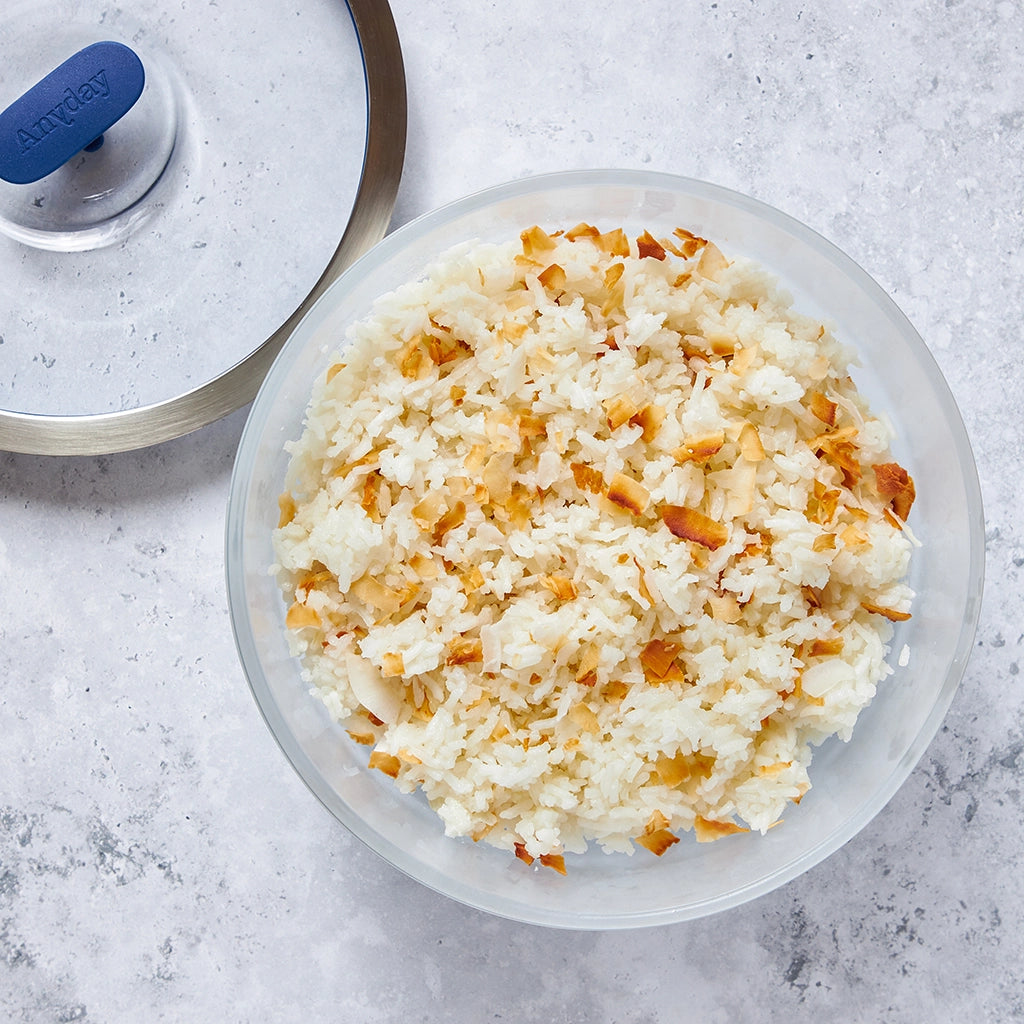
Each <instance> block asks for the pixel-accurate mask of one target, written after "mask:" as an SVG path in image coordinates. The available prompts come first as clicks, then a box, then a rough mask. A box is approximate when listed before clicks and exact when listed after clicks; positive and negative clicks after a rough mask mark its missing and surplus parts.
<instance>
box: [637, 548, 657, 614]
mask: <svg viewBox="0 0 1024 1024" xmlns="http://www.w3.org/2000/svg"><path fill="white" fill-rule="evenodd" d="M633 564H634V565H635V566H636V571H637V584H636V589H637V591H638V592H639V594H640V596H641V597H642V598H643V599H644V600H645V601H646V602H647V603H648V604H650V605H653V604H654V595H653V594H652V593H651V591H650V588H649V587H648V586H647V575H646V574H645V573H644V567H643V566H642V565H641V564H640V563H639V562H638V561H637V560H636V559H635V558H634V559H633Z"/></svg>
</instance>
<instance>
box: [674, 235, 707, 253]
mask: <svg viewBox="0 0 1024 1024" xmlns="http://www.w3.org/2000/svg"><path fill="white" fill-rule="evenodd" d="M672 234H673V235H675V236H676V238H678V239H679V240H680V241H681V242H682V243H683V244H682V249H683V255H684V256H685V257H686V258H687V259H690V257H692V256H695V255H696V254H697V253H698V252H700V250H701V249H702V248H703V247H704V246H705V245H707V244H708V240H707V239H706V238H701V237H700V235H695V234H693V232H692V231H687V230H686V228H676V229H675V230H674V231H673V232H672Z"/></svg>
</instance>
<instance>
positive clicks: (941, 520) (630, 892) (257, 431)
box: [226, 170, 984, 929]
mask: <svg viewBox="0 0 1024 1024" xmlns="http://www.w3.org/2000/svg"><path fill="white" fill-rule="evenodd" d="M580 221H587V222H589V223H592V224H596V225H597V226H598V227H600V228H601V230H609V229H610V228H613V227H624V228H626V230H627V231H632V232H633V233H634V234H635V233H639V232H640V231H642V230H644V229H650V230H651V231H652V233H653V234H655V235H658V234H659V233H662V236H663V237H664V235H668V234H670V233H671V231H672V229H673V228H675V227H677V226H683V227H686V228H687V229H689V230H691V231H694V232H696V233H697V234H699V235H702V236H704V237H706V238H710V239H712V240H713V241H715V242H716V243H717V244H718V246H719V247H720V248H721V249H722V250H723V251H724V252H725V253H726V254H727V255H728V254H732V255H746V256H749V257H752V258H753V259H755V260H757V261H758V262H759V263H760V264H762V265H763V266H764V267H765V268H767V269H768V270H770V271H771V272H773V273H774V274H775V275H776V276H777V277H778V278H779V279H780V281H781V282H782V284H783V285H784V287H786V288H787V290H788V291H790V292H791V294H792V295H793V297H794V306H795V308H796V309H797V310H799V311H801V312H804V313H807V314H808V315H811V316H818V317H821V318H822V319H823V320H824V321H825V322H827V323H829V324H831V325H833V328H834V331H835V334H836V336H837V337H838V338H839V339H840V340H841V341H842V342H845V343H846V344H848V345H851V346H852V347H853V348H854V349H855V350H856V352H857V353H858V361H859V367H857V368H856V369H855V372H854V377H855V379H856V381H857V384H858V386H859V388H860V390H861V392H862V393H863V394H865V396H866V397H867V399H868V400H869V402H870V403H871V404H872V407H873V408H874V409H875V411H876V412H883V411H884V412H886V413H887V414H888V416H889V418H890V419H891V421H892V422H893V424H894V426H895V428H896V432H897V437H896V440H895V442H894V444H893V454H894V456H895V458H896V459H897V460H898V461H899V462H900V463H901V464H902V465H903V466H905V467H906V468H907V469H908V470H909V472H910V474H911V475H912V477H913V478H914V480H915V482H916V486H917V493H918V500H917V503H916V504H915V507H914V513H913V517H912V523H913V529H914V532H915V534H916V536H917V537H918V538H919V539H920V541H921V542H922V545H923V547H922V548H921V549H920V550H919V551H918V552H917V553H916V555H915V557H914V558H913V559H912V562H911V575H910V580H909V582H910V584H911V586H912V587H913V589H914V590H915V591H916V593H917V598H916V602H915V607H914V615H913V618H912V619H910V620H909V621H907V622H903V623H897V624H896V631H895V636H894V638H893V641H892V651H893V652H894V655H893V656H892V657H891V658H890V662H891V663H892V664H893V666H894V668H895V673H894V674H893V675H892V676H890V677H889V679H888V680H886V681H884V683H883V684H882V685H880V687H879V692H878V694H877V696H876V697H875V699H874V701H873V703H872V704H871V705H870V706H869V707H867V708H866V709H865V710H864V711H863V712H862V714H861V717H860V720H859V721H858V723H857V727H856V729H855V730H854V734H853V737H852V739H851V740H850V741H849V742H847V743H843V742H841V741H839V740H837V739H834V738H833V739H832V740H829V741H827V742H825V743H824V744H822V745H821V746H820V747H819V748H818V749H817V750H816V752H815V756H814V761H813V763H812V765H811V768H810V775H811V781H812V783H813V788H812V789H811V790H810V792H809V793H808V794H807V796H806V797H805V798H804V799H803V800H802V801H801V803H800V804H799V806H792V807H791V808H790V809H789V810H787V813H786V817H785V823H784V824H783V825H782V826H781V827H779V828H775V829H772V830H771V831H769V832H768V833H767V834H766V835H760V834H757V833H754V834H750V835H745V836H740V837H732V838H730V839H728V840H724V841H721V842H716V843H706V844H698V843H696V842H695V841H694V840H693V836H692V834H689V833H684V834H683V836H682V839H683V841H682V842H680V843H678V844H677V845H676V846H675V847H673V849H672V850H671V851H670V853H669V854H668V855H666V856H664V857H661V858H654V857H650V856H648V855H646V854H645V853H644V851H638V852H637V854H634V855H633V856H632V857H630V856H627V855H625V854H606V853H604V852H602V851H601V850H600V849H598V848H593V849H591V850H590V851H588V852H587V853H586V854H580V855H572V854H569V855H567V856H566V864H567V867H568V875H567V876H565V877H563V876H561V875H559V874H556V873H555V872H553V871H550V870H547V869H543V870H536V869H531V868H527V867H526V866H525V865H524V864H522V863H520V862H519V861H517V860H515V859H514V858H513V857H511V856H509V855H508V854H507V853H504V852H502V851H499V850H496V849H494V848H491V847H489V846H487V845H486V844H485V843H473V842H472V841H470V840H462V839H454V838H448V837H446V836H445V835H444V833H443V828H442V825H441V822H440V819H438V818H437V817H436V816H435V814H434V813H433V811H431V810H430V808H429V806H428V805H427V803H426V801H425V800H424V799H423V798H422V797H420V796H419V795H403V794H401V793H400V792H399V791H398V790H397V789H396V788H395V787H394V786H393V783H392V781H391V780H390V779H388V778H386V777H385V776H384V775H383V774H382V773H381V772H379V771H376V770H370V769H368V768H367V767H366V760H367V753H366V748H360V747H357V746H356V745H355V744H354V743H353V742H352V741H351V740H350V739H349V738H348V736H347V735H346V734H345V733H344V731H343V730H342V729H341V728H340V727H339V726H337V725H335V724H333V723H332V722H331V720H330V719H329V717H328V715H327V712H326V710H325V708H324V707H323V706H322V705H321V704H320V702H319V701H318V700H317V699H316V698H314V697H313V696H311V695H310V693H309V692H308V687H307V685H306V684H305V683H304V682H303V681H302V679H301V676H300V671H299V664H298V662H297V660H295V659H293V658H291V657H290V655H289V651H288V644H287V637H286V629H285V622H284V618H285V612H286V608H285V603H284V600H283V599H282V596H281V594H280V593H279V591H278V587H277V584H276V582H275V580H274V579H273V578H272V577H271V575H270V574H269V571H268V570H269V566H270V565H271V564H272V563H273V561H274V556H273V552H272V547H271V534H272V531H273V530H274V528H275V526H276V525H277V519H278V503H277V499H278V495H279V494H280V493H281V492H282V491H283V490H284V482H283V481H284V477H285V470H286V467H287V463H288V456H287V453H286V452H285V443H286V442H287V441H289V440H292V439H296V438H298V437H299V435H300V432H301V429H302V424H303V417H304V413H305V409H306V405H307V402H308V400H309V397H310V390H311V386H312V383H313V380H314V377H315V376H316V375H317V374H318V373H319V372H320V371H322V370H323V369H324V368H325V367H326V366H327V365H329V362H330V361H331V357H332V353H334V352H335V351H336V350H337V349H338V347H339V346H340V344H341V341H342V339H343V336H344V331H345V328H346V326H347V325H348V324H349V323H351V322H353V321H354V320H357V319H360V318H362V317H363V316H365V315H366V314H367V313H368V312H369V311H370V309H371V306H372V304H373V301H374V300H375V299H376V298H377V297H378V296H380V295H382V294H384V293H386V292H389V291H391V290H392V289H394V288H395V287H397V286H398V285H400V284H401V283H403V282H405V281H406V280H409V279H412V278H415V277H417V276H419V275H420V274H421V272H422V270H423V268H424V266H425V265H427V264H428V263H430V262H431V261H433V260H434V259H436V258H437V257H438V256H439V255H440V254H441V253H443V252H444V251H445V250H447V249H448V248H449V247H451V246H452V245H455V244H456V243H460V242H463V241H471V240H475V239H479V240H481V241H502V240H507V239H510V238H516V237H518V234H519V232H520V231H522V230H523V229H524V228H526V227H529V226H530V225H532V224H535V223H536V224H540V225H541V226H543V227H545V228H546V229H547V230H554V229H555V228H558V227H562V228H569V227H571V226H573V225H575V224H577V223H578V222H580ZM983 539H984V521H983V515H982V506H981V495H980V490H979V486H978V480H977V474H976V469H975V465H974V460H973V457H972V453H971V448H970V443H969V441H968V438H967V435H966V432H965V430H964V426H963V423H962V421H961V418H960V415H959V413H958V411H957V408H956V405H955V403H954V400H953V398H952V396H951V394H950V391H949V388H948V387H947V385H946V383H945V381H944V379H943V377H942V375H941V373H940V371H939V369H938V367H937V366H936V364H935V362H934V360H933V359H932V357H931V355H930V353H929V352H928V349H927V348H926V346H925V345H924V343H923V342H922V340H921V338H920V337H919V336H918V334H917V333H916V332H915V330H914V328H913V327H912V326H911V325H910V323H909V322H908V321H907V319H906V318H905V317H904V316H903V314H902V313H901V312H900V311H899V310H898V309H897V307H896V306H895V304H894V303H893V302H892V301H891V300H890V299H889V298H888V297H887V296H886V294H885V293H884V292H883V291H882V289H881V288H880V287H879V286H878V285H877V284H876V283H875V282H874V281H873V280H872V279H871V278H870V277H868V275H867V274H866V273H865V272H864V271H863V270H861V269H860V268H859V267H858V266H857V265H856V264H854V263H853V262H852V261H851V260H850V259H849V258H848V257H846V256H845V255H844V254H843V253H841V252H840V251H838V250H837V249H836V248H835V247H834V246H833V245H832V244H830V243H829V242H827V241H825V240H824V239H823V238H821V237H820V236H818V235H817V234H815V233H814V232H812V231H811V230H809V229H808V228H806V227H804V226H803V225H801V224H800V223H798V222H796V221H794V220H792V219H791V218H790V217H788V216H786V215H784V214H782V213H780V212H778V211H777V210H774V209H772V208H770V207H767V206H764V205H763V204H761V203H758V202H756V201H754V200H752V199H749V198H747V197H745V196H742V195H739V194H736V193H734V192H730V191H728V190H725V189H722V188H718V187H716V186H713V185H709V184H705V183H702V182H697V181H692V180H688V179H685V178H680V177H675V176H671V175H664V174H657V173H648V172H637V171H615V170H605V171H578V172H569V173H558V174H552V175H545V176H540V177H535V178H529V179H524V180H520V181H515V182H512V183H509V184H506V185H502V186H499V187H496V188H492V189H489V190H487V191H484V192H481V193H479V194H477V195H473V196H470V197H468V198H465V199H462V200H459V201H457V202H454V203H452V204H450V205H448V206H445V207H443V208H441V209H439V210H437V211H435V212H433V213H429V214H427V215H425V216H423V217H421V218H419V219H418V220H415V221H413V222H411V223H409V224H407V225H405V226H404V227H402V228H400V229H399V230H397V231H395V232H394V233H393V234H392V235H390V236H389V237H387V238H386V239H385V240H384V241H383V242H381V243H380V244H379V245H378V246H377V247H376V248H375V249H373V250H371V251H370V252H369V253H368V254H367V255H365V256H364V257H362V258H361V259H360V260H359V261H358V262H357V263H355V264H354V265H353V266H352V267H351V268H350V269H349V270H347V271H346V272H345V273H344V274H343V275H342V276H341V277H340V278H339V279H338V280H337V281H336V282H335V283H334V284H333V285H332V286H331V287H330V288H329V289H328V291H327V292H326V294H325V295H324V296H323V297H322V298H321V299H320V300H319V301H318V302H317V303H316V305H315V306H314V307H313V308H312V309H311V311H310V312H309V313H308V315H307V316H306V317H305V319H304V320H303V321H302V322H301V323H300V324H299V326H298V328H297V329H296V330H295V332H294V333H293V334H292V336H291V338H290V340H289V341H288V342H287V343H286V345H285V347H284V349H283V351H282V352H281V354H280V356H279V357H278V359H277V361H276V362H275V364H274V366H273V368H272V369H271V371H270V373H269V375H268V376H267V378H266V381H265V383H264V384H263V387H262V389H261V390H260V392H259V394H258V396H257V398H256V400H255V403H254V405H253V407H252V410H251V413H250V415H249V419H248V422H247V424H246V427H245V431H244V434H243V436H242V440H241V444H240V447H239V451H238V458H237V462H236V465H235V470H234V475H233V479H232V483H231V492H230V501H229V508H228V517H227V551H226V554H227V585H228V596H229V601H230V608H231V618H232V624H233V628H234V631H235V638H236V643H237V645H238V650H239V654H240V657H241V661H242V665H243V667H244V670H245V673H246V675H247V677H248V680H249V684H250V686H251V688H252V691H253V694H254V695H255V698H256V701H257V703H258V704H259V707H260V709H261V711H262V713H263V715H264V718H265V719H266V722H267V724H268V725H269V727H270V729H271V732H272V733H273V734H274V736H275V737H276V739H277V741H278V743H279V744H280V746H281V748H282V749H283V751H284V753H285V755H286V756H287V758H288V759H289V760H290V761H291V763H292V765H293V766H294V768H295V769H296V771H298V773H299V775H300V776H301V777H302V778H303V779H304V780H305V782H306V783H307V785H308V786H309V788H310V789H311V790H312V791H313V793H315V794H316V796H317V797H318V798H319V799H320V800H321V801H322V802H323V803H324V805H325V806H326V807H327V808H328V809H329V810H330V811H331V813H333V814H334V815H335V816H336V817H337V819H338V820H339V821H340V822H342V823H343V824H344V825H345V826H346V827H347V828H348V829H350V830H351V831H352V832H353V833H354V834H355V835H356V836H358V837H359V838H360V839H362V840H363V841H364V842H365V843H366V844H367V845H368V846H369V847H370V848H371V849H373V850H375V851H376V852H377V853H378V854H380V855H381V856H382V857H384V858H385V859H386V860H387V861H389V862H390V863H391V864H393V865H395V866H396V867H398V868H399V869H400V870H402V871H404V872H406V873H407V874H408V875H410V876H412V877H413V878H415V879H417V880H418V881H420V882H422V883H423V884H425V885H427V886H430V887H431V888H433V889H435V890H436V891H438V892H441V893H444V894H446V895H447V896H449V897H452V898H454V899H456V900H459V901H461V902H463V903H465V904H469V905H471V906H474V907H477V908H479V909H482V910H485V911H488V912H491V913H493V914H497V915H500V916H503V917H506V918H510V919H515V920H519V921H524V922H531V923H535V924H541V925H549V926H554V927H563V928H579V929H609V928H627V927H640V926H649V925H654V924H660V923H667V922H673V921H682V920H687V919H691V918H697V917H701V916H704V915H707V914H711V913H714V912H717V911H721V910H724V909H725V908H728V907H732V906H736V905H737V904H740V903H743V902H745V901H747V900H750V899H753V898H754V897H757V896H759V895H762V894H764V893H767V892H769V891H770V890H772V889H774V888H776V887H777V886H779V885H781V884H783V883H784V882H787V881H789V880H790V879H792V878H794V877H796V876H797V875H799V874H801V873H802V872H804V871H806V870H807V869H808V868H810V867H812V866H813V865H815V864H817V863H818V862H820V861H821V860H822V859H824V858H825V857H827V856H828V855H829V854H831V853H833V852H834V851H835V850H837V849H838V848H839V847H840V846H842V845H843V844H844V843H845V842H846V841H847V840H848V839H850V838H851V837H852V836H854V835H855V834H856V833H857V832H858V831H859V830H860V829H862V828H863V827H864V826H865V825H866V824H867V823H868V822H869V821H870V820H871V818H872V817H873V816H874V815H875V814H876V813H877V812H878V811H879V810H880V809H881V808H882V807H884V806H885V804H886V802H887V801H888V800H889V799H890V798H891V797H892V795H893V794H894V793H895V792H896V790H897V789H898V788H899V786H900V785H901V784H902V783H903V781H904V780H905V779H906V778H907V776H908V775H909V774H910V772H911V770H912V769H913V767H914V765H915V764H916V763H917V761H918V759H919V758H920V757H921V755H922V754H923V753H924V750H925V748H926V747H927V745H928V743H929V741H930V740H931V738H932V736H933V735H934V734H935V731H936V729H937V728H938V726H939V724H940V722H941V721H942V718H943V716H944V715H945V713H946V710H947V709H948V707H949V704H950V701H951V700H952V698H953V694H954V691H955V689H956V687H957V686H958V684H959V681H960V678H961V676H962V674H963V671H964V668H965V665H966V661H967V657H968V655H969V652H970V650H971V646H972V643H973V637H974V631H975V626H976V623H977V618H978V613H979V607H980V603H981V593H982V579H983ZM904 645H906V646H907V649H908V650H909V661H908V662H907V664H906V665H905V666H902V667H899V666H898V665H897V664H896V662H897V658H896V654H898V653H899V652H900V651H902V650H903V649H904ZM901 660H902V659H901Z"/></svg>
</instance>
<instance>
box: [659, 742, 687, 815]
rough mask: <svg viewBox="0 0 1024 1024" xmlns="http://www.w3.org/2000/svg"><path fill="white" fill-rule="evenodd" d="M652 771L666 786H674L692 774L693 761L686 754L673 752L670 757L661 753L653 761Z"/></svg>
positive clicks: (680, 783)
mask: <svg viewBox="0 0 1024 1024" xmlns="http://www.w3.org/2000/svg"><path fill="white" fill-rule="evenodd" d="M654 771H655V773H656V774H657V776H658V778H659V779H660V780H661V781H662V782H663V783H664V784H665V785H666V786H671V787H673V788H674V787H676V786H680V785H682V784H683V783H684V782H686V781H687V779H689V778H690V776H692V775H693V761H692V760H691V759H690V758H689V757H687V756H686V754H675V755H673V756H672V757H669V756H668V755H667V754H662V756H661V757H659V758H658V760H657V761H655V762H654ZM665 824H668V822H666V823H665Z"/></svg>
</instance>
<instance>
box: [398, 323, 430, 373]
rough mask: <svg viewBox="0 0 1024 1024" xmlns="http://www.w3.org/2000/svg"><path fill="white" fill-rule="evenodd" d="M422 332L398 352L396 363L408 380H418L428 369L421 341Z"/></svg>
mask: <svg viewBox="0 0 1024 1024" xmlns="http://www.w3.org/2000/svg"><path fill="white" fill-rule="evenodd" d="M423 340H424V338H423V335H422V334H417V335H414V336H413V337H412V338H410V339H409V340H408V341H407V342H406V343H405V344H404V345H403V346H402V347H401V348H400V349H399V350H398V352H397V353H396V355H395V364H396V365H397V366H398V369H399V372H400V373H401V374H402V376H403V377H405V378H406V379H408V380H416V379H417V378H418V377H419V376H420V374H421V372H422V371H423V370H425V369H426V366H425V355H426V353H425V352H424V350H423V347H422V344H421V342H422V341H423Z"/></svg>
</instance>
